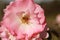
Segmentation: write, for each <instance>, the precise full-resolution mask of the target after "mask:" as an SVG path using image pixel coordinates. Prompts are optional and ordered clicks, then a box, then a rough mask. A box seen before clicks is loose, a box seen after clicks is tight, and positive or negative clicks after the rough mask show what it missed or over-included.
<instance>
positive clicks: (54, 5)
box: [0, 0, 60, 40]
mask: <svg viewBox="0 0 60 40" xmlns="http://www.w3.org/2000/svg"><path fill="white" fill-rule="evenodd" d="M10 1H13V0H0V21H1V20H2V17H3V14H4V13H3V9H4V8H6V5H8V4H9V2H10ZM34 1H35V2H36V3H38V4H39V5H40V6H41V7H42V8H43V9H44V11H45V17H46V21H47V27H49V28H50V30H49V31H48V32H49V35H50V36H49V38H48V39H45V40H60V0H34Z"/></svg>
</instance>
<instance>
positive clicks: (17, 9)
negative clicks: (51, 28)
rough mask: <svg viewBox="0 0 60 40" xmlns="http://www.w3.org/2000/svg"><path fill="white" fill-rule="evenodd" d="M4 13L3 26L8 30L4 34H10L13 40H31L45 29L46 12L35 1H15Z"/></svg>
mask: <svg viewBox="0 0 60 40" xmlns="http://www.w3.org/2000/svg"><path fill="white" fill-rule="evenodd" d="M4 13H5V14H4V17H3V21H2V24H1V26H3V28H6V29H7V30H8V31H5V32H4V31H3V32H4V33H5V34H7V33H8V35H9V38H12V39H11V40H19V39H20V40H21V39H23V40H29V39H30V38H32V37H33V36H34V37H35V35H36V36H37V34H39V33H41V32H42V31H44V29H45V26H46V22H45V16H44V10H43V9H42V8H41V7H40V6H39V5H38V4H36V3H35V2H34V1H33V0H15V1H14V2H11V3H10V4H9V5H8V6H7V7H6V9H4ZM3 32H2V33H3ZM6 32H7V33H6ZM11 35H12V36H11ZM10 36H11V37H10ZM7 38H8V37H7ZM13 38H14V39H13ZM5 39H6V38H5Z"/></svg>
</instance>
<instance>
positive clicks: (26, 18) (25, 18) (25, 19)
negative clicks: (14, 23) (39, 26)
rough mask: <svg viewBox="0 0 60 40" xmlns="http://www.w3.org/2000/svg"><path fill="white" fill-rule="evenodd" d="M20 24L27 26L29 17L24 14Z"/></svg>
mask: <svg viewBox="0 0 60 40" xmlns="http://www.w3.org/2000/svg"><path fill="white" fill-rule="evenodd" d="M21 21H22V23H24V24H28V21H29V15H27V14H25V15H24V16H23V17H22V18H21Z"/></svg>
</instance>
